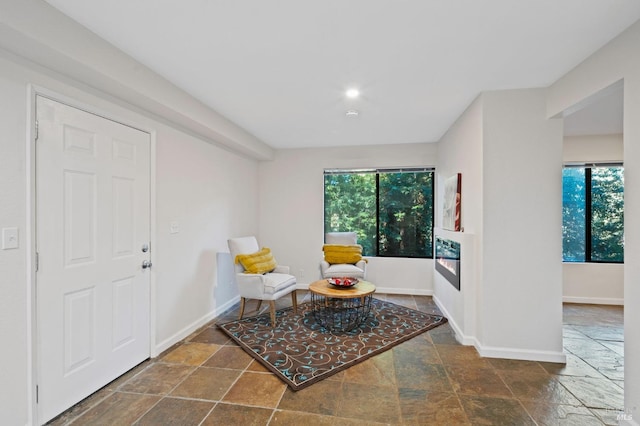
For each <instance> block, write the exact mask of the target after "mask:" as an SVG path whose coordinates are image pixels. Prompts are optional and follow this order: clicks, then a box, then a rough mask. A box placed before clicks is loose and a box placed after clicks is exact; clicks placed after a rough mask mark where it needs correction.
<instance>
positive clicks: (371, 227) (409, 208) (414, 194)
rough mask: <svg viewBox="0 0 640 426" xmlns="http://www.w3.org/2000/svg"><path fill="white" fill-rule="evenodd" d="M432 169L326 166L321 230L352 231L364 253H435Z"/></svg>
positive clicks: (391, 254)
mask: <svg viewBox="0 0 640 426" xmlns="http://www.w3.org/2000/svg"><path fill="white" fill-rule="evenodd" d="M433 174H434V172H433V169H428V168H419V169H417V168H412V169H393V170H391V169H381V170H326V171H325V173H324V230H325V232H339V231H355V232H357V234H358V243H359V244H361V245H362V248H363V253H364V255H365V256H388V257H426V258H432V257H433Z"/></svg>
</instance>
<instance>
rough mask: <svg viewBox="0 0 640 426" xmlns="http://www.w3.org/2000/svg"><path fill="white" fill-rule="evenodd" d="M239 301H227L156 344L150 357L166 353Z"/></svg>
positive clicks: (235, 299)
mask: <svg viewBox="0 0 640 426" xmlns="http://www.w3.org/2000/svg"><path fill="white" fill-rule="evenodd" d="M239 301H240V297H239V296H238V297H235V298H233V299H231V300H229V301H228V302H227V303H225V304H224V305H221V306H218V307H216V308H215V309H214V310H213V311H211V312H209V313H208V314H206V315H204V316H203V317H201V318H200V319H198V320H196V321H194V322H192V323H191V324H189V325H187V326H186V327H184V328H183V329H182V330H180V331H178V332H177V333H175V334H174V335H173V336H171V337H169V338H167V339H165V340H163V341H162V342H160V343H158V344H157V345H156V347H155V348H154V350H153V353H152V354H151V357H152V358H155V357H157V356H158V355H160V354H161V353H162V352H163V351H166V350H167V349H169V348H170V347H171V346H172V345H174V344H176V343H177V342H179V341H180V340H182V339H184V338H185V337H188V336H189V335H190V334H191V333H193V332H194V331H196V330H197V329H199V328H200V327H202V326H203V325H205V324H206V323H208V322H209V321H211V320H212V319H214V318H215V317H217V316H219V315H220V314H222V313H223V312H225V311H226V310H227V309H229V308H231V307H232V306H233V305H235V304H236V303H238V302H239Z"/></svg>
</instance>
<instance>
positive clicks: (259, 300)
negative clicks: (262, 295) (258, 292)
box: [256, 299, 262, 312]
mask: <svg viewBox="0 0 640 426" xmlns="http://www.w3.org/2000/svg"><path fill="white" fill-rule="evenodd" d="M260 306H262V299H258V307H257V308H256V312H258V311H260Z"/></svg>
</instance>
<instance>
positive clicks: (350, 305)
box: [309, 279, 376, 331]
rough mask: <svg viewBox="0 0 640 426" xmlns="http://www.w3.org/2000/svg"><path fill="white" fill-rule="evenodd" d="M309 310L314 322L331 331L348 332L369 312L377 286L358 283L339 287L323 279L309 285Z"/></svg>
mask: <svg viewBox="0 0 640 426" xmlns="http://www.w3.org/2000/svg"><path fill="white" fill-rule="evenodd" d="M309 291H310V292H311V309H312V312H313V316H314V318H315V320H316V322H317V323H318V324H319V325H321V326H322V327H324V328H326V329H327V330H330V331H350V330H353V329H354V328H356V327H358V326H359V325H360V324H362V322H363V321H364V320H365V319H366V318H367V316H368V315H369V312H370V311H371V299H372V298H373V296H372V295H373V293H374V292H375V291H376V286H375V285H373V284H371V283H370V282H368V281H360V282H359V283H358V284H356V285H354V286H352V287H338V286H334V285H331V284H329V282H328V281H327V280H326V279H325V280H319V281H314V282H312V283H311V284H309Z"/></svg>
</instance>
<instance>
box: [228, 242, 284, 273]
mask: <svg viewBox="0 0 640 426" xmlns="http://www.w3.org/2000/svg"><path fill="white" fill-rule="evenodd" d="M235 262H236V263H238V262H240V264H241V265H242V266H243V267H244V269H245V271H244V272H245V274H265V273H267V272H271V271H273V270H274V269H275V268H276V266H278V263H277V262H276V259H274V257H273V255H272V254H271V249H269V248H268V247H263V248H262V249H260V251H257V252H255V253H251V254H239V255H237V256H236V259H235Z"/></svg>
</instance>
